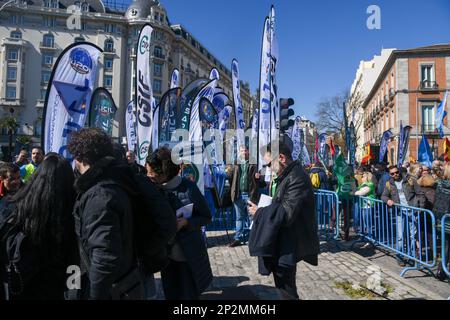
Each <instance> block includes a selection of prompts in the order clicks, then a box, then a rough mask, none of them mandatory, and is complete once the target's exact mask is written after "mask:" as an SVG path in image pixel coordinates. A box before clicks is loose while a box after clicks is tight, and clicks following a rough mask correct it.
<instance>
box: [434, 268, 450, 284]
mask: <svg viewBox="0 0 450 320" xmlns="http://www.w3.org/2000/svg"><path fill="white" fill-rule="evenodd" d="M436 278H437V279H438V280H439V281H445V280H446V279H447V275H446V274H445V272H444V270H443V269H442V266H439V267H438V270H437V272H436Z"/></svg>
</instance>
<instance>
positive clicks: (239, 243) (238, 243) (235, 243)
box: [228, 240, 242, 248]
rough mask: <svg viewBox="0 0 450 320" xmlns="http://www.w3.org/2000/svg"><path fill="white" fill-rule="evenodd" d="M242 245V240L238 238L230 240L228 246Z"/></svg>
mask: <svg viewBox="0 0 450 320" xmlns="http://www.w3.org/2000/svg"><path fill="white" fill-rule="evenodd" d="M241 245H242V242H240V241H239V240H234V241H233V242H231V243H230V244H229V245H228V246H229V247H230V248H234V247H239V246H241Z"/></svg>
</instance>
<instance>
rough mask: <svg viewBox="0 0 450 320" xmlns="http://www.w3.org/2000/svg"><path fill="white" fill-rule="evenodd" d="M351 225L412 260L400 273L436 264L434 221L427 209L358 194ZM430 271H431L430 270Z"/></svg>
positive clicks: (357, 232)
mask: <svg viewBox="0 0 450 320" xmlns="http://www.w3.org/2000/svg"><path fill="white" fill-rule="evenodd" d="M358 198H359V201H357V202H356V206H355V208H354V211H353V213H354V219H353V228H354V230H355V232H356V234H357V235H359V236H361V237H363V238H364V239H366V240H368V241H369V242H371V243H373V244H374V245H377V246H381V247H384V248H386V249H389V250H391V251H393V252H395V253H396V255H397V258H401V259H407V260H409V261H411V262H414V266H412V267H406V268H404V269H403V270H402V272H401V273H400V276H402V277H403V276H404V275H405V274H406V272H408V271H410V270H421V269H425V270H428V271H429V272H431V270H430V269H431V268H433V267H435V266H436V262H437V255H436V251H437V249H436V248H437V246H436V221H435V217H434V214H433V213H432V212H431V211H430V210H426V209H421V208H415V207H410V206H403V205H397V204H396V205H393V206H392V207H388V205H387V204H386V203H384V202H383V201H381V200H377V199H372V198H366V197H358ZM431 273H432V272H431Z"/></svg>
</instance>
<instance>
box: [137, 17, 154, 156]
mask: <svg viewBox="0 0 450 320" xmlns="http://www.w3.org/2000/svg"><path fill="white" fill-rule="evenodd" d="M152 31H153V28H152V27H151V26H150V25H149V24H146V25H144V26H143V27H142V29H141V32H140V34H139V40H138V42H137V49H136V95H135V97H136V103H135V105H136V131H137V147H138V149H137V150H136V151H137V162H138V163H139V164H140V165H145V159H146V158H147V154H148V152H149V149H150V144H151V138H152V132H153V128H152V123H153V121H152V120H153V117H154V114H155V112H156V104H155V103H153V88H152V79H151V72H150V48H151V45H150V42H151V36H152Z"/></svg>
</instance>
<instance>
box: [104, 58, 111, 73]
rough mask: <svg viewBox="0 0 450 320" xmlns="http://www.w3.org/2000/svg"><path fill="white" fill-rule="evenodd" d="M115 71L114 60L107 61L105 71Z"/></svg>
mask: <svg viewBox="0 0 450 320" xmlns="http://www.w3.org/2000/svg"><path fill="white" fill-rule="evenodd" d="M112 69H113V59H105V70H106V71H112Z"/></svg>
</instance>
